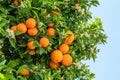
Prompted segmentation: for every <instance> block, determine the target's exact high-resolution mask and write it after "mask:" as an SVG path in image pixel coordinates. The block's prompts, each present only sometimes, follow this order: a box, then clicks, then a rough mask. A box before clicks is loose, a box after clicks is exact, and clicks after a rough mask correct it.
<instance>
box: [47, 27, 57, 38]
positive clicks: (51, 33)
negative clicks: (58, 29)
mask: <svg viewBox="0 0 120 80" xmlns="http://www.w3.org/2000/svg"><path fill="white" fill-rule="evenodd" d="M47 35H48V36H54V35H55V29H54V28H48V29H47Z"/></svg>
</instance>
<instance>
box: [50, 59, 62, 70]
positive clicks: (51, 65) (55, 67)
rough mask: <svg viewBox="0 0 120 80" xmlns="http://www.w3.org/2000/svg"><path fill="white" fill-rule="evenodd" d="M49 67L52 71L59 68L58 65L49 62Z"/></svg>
mask: <svg viewBox="0 0 120 80" xmlns="http://www.w3.org/2000/svg"><path fill="white" fill-rule="evenodd" d="M49 66H50V67H51V68H52V69H57V68H59V66H60V65H59V63H54V62H53V61H50V62H49Z"/></svg>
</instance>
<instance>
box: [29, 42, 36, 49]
mask: <svg viewBox="0 0 120 80" xmlns="http://www.w3.org/2000/svg"><path fill="white" fill-rule="evenodd" d="M27 47H28V49H35V46H34V41H29V42H28V43H27Z"/></svg>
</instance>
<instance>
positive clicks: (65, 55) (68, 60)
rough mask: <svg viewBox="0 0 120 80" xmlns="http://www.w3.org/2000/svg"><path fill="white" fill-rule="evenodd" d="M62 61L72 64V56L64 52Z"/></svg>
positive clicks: (68, 64)
mask: <svg viewBox="0 0 120 80" xmlns="http://www.w3.org/2000/svg"><path fill="white" fill-rule="evenodd" d="M61 63H62V64H63V65H64V66H70V65H71V64H72V57H71V55H69V54H64V55H63V59H62V61H61Z"/></svg>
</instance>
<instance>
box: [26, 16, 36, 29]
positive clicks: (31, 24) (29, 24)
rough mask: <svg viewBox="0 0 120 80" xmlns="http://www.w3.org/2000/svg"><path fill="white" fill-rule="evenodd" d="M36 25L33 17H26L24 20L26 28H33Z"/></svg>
mask: <svg viewBox="0 0 120 80" xmlns="http://www.w3.org/2000/svg"><path fill="white" fill-rule="evenodd" d="M35 26H36V20H35V19H34V18H28V19H27V20H26V27H27V28H34V27H35Z"/></svg>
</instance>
